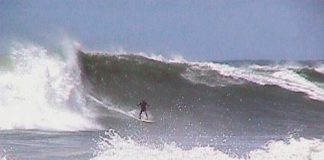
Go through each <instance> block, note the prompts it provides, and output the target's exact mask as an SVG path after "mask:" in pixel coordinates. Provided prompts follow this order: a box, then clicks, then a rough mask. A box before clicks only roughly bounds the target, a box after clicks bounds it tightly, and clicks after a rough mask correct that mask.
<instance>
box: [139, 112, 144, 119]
mask: <svg viewBox="0 0 324 160" xmlns="http://www.w3.org/2000/svg"><path fill="white" fill-rule="evenodd" d="M142 112H143V111H142V110H141V112H140V114H139V119H142Z"/></svg>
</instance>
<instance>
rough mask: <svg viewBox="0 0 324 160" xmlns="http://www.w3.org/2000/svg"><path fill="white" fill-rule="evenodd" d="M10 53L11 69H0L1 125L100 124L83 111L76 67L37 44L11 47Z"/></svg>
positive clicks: (64, 127)
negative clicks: (4, 70)
mask: <svg viewBox="0 0 324 160" xmlns="http://www.w3.org/2000/svg"><path fill="white" fill-rule="evenodd" d="M11 57H12V61H13V64H14V67H15V68H14V70H13V71H6V72H2V73H0V117H1V121H0V129H2V130H4V129H41V130H86V129H95V128H99V126H98V125H96V124H94V123H93V122H92V121H91V120H90V119H89V118H88V117H87V116H86V115H85V114H83V112H84V111H85V109H84V108H85V107H83V106H82V103H83V102H82V99H80V93H79V91H78V87H79V83H80V79H79V77H78V76H79V75H77V74H78V72H75V71H76V70H77V69H76V68H71V66H69V64H68V63H66V62H65V61H63V60H61V59H59V58H55V57H53V56H50V55H49V53H48V51H47V50H46V49H44V48H41V47H37V46H24V47H19V48H14V49H13V50H12V52H11ZM76 76H77V77H76ZM71 98H74V99H73V100H72V99H71ZM78 98H79V99H78ZM71 100H72V101H73V102H71ZM73 105H75V106H74V107H75V108H73ZM78 106H79V107H78Z"/></svg>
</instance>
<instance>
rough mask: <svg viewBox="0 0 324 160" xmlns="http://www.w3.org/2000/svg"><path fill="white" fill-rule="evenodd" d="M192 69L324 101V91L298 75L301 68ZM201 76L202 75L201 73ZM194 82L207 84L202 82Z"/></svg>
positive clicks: (218, 66)
mask: <svg viewBox="0 0 324 160" xmlns="http://www.w3.org/2000/svg"><path fill="white" fill-rule="evenodd" d="M191 68H194V69H196V70H197V69H198V70H208V71H216V72H217V73H219V74H220V75H222V76H224V77H230V78H232V79H234V80H236V81H238V80H246V81H249V82H253V83H256V84H259V85H275V86H279V87H282V88H284V89H287V90H290V91H293V92H302V93H304V94H306V95H308V96H309V97H310V98H312V99H315V100H319V101H324V98H323V97H324V89H323V88H321V87H319V86H318V85H316V84H315V83H313V82H312V81H309V80H307V79H305V78H304V77H302V76H300V75H299V74H297V73H296V72H295V71H294V70H295V69H298V68H299V67H292V66H289V67H285V66H258V65H250V66H241V67H233V66H230V65H227V64H219V63H191ZM189 71H190V69H189ZM199 74H201V73H200V72H199ZM194 76H196V75H194ZM209 76H210V75H209ZM189 79H190V78H189ZM190 80H191V79H190ZM234 80H232V81H230V83H231V84H233V81H234ZM193 82H195V83H204V84H205V82H202V81H193ZM234 82H235V81H234ZM217 83H218V82H217ZM207 84H210V83H207ZM234 84H235V83H234ZM211 86H213V85H211Z"/></svg>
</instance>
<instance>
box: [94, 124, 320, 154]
mask: <svg viewBox="0 0 324 160" xmlns="http://www.w3.org/2000/svg"><path fill="white" fill-rule="evenodd" d="M248 143H249V142H248ZM323 156H324V142H323V141H322V140H319V139H305V138H298V139H296V138H290V139H288V140H285V141H283V140H279V141H274V140H272V141H269V142H267V143H266V144H265V145H264V146H263V147H261V148H260V149H255V150H252V151H250V152H249V153H247V154H246V155H243V156H238V155H232V154H229V153H224V152H222V151H220V150H218V149H217V148H214V147H208V146H206V147H193V148H191V149H187V150H186V149H182V148H179V147H177V144H176V143H171V144H164V145H163V146H162V147H154V146H149V145H145V144H139V143H138V142H136V141H134V140H132V139H131V138H122V137H121V136H120V135H118V134H117V133H116V132H114V131H113V130H110V131H108V132H106V136H105V137H103V138H102V140H101V141H99V142H98V146H97V149H96V151H95V157H94V158H92V160H101V159H112V160H114V159H125V160H128V159H138V160H141V159H156V160H159V159H163V160H165V159H172V160H178V159H179V160H180V159H181V160H182V159H187V160H192V159H207V160H209V159H210V160H214V159H223V160H259V159H269V160H270V159H274V160H279V159H280V160H291V159H300V160H308V159H313V160H320V159H322V158H323Z"/></svg>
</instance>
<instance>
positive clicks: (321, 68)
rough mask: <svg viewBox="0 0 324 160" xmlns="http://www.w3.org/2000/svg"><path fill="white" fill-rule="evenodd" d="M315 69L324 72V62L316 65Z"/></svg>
mask: <svg viewBox="0 0 324 160" xmlns="http://www.w3.org/2000/svg"><path fill="white" fill-rule="evenodd" d="M315 71H316V72H319V73H322V74H324V64H321V65H318V66H317V67H315Z"/></svg>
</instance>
